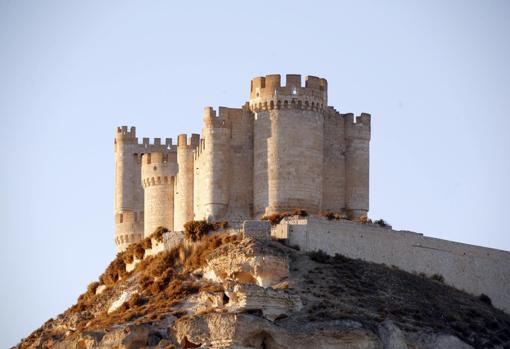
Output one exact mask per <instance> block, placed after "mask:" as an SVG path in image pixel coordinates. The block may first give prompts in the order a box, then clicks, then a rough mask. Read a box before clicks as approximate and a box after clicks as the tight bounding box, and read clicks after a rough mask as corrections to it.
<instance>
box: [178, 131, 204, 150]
mask: <svg viewBox="0 0 510 349" xmlns="http://www.w3.org/2000/svg"><path fill="white" fill-rule="evenodd" d="M199 143H200V135H199V134H196V133H192V134H191V137H190V138H189V142H188V135H187V134H185V133H182V134H180V135H178V136H177V147H185V148H192V149H194V148H196V147H198V144H199Z"/></svg>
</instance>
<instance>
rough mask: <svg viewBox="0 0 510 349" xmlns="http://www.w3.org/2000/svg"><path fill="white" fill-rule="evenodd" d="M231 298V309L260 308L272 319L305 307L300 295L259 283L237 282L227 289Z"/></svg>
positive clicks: (267, 317)
mask: <svg viewBox="0 0 510 349" xmlns="http://www.w3.org/2000/svg"><path fill="white" fill-rule="evenodd" d="M225 293H226V295H227V296H228V298H229V302H228V309H229V311H233V312H235V311H246V310H247V311H253V310H260V311H261V312H262V315H263V316H264V317H265V318H266V319H268V320H271V321H274V320H276V319H277V318H279V317H282V316H288V315H289V314H291V313H292V312H295V311H299V310H301V308H302V307H303V305H302V303H301V299H300V297H299V296H297V295H294V294H291V293H289V292H288V291H287V290H283V289H273V288H263V287H260V286H257V285H248V284H235V285H234V287H233V289H232V290H231V291H226V292H225Z"/></svg>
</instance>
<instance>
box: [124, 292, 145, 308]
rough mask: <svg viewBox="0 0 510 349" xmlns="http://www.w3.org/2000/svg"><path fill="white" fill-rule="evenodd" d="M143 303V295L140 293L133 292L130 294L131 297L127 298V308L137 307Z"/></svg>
mask: <svg viewBox="0 0 510 349" xmlns="http://www.w3.org/2000/svg"><path fill="white" fill-rule="evenodd" d="M145 303H146V302H145V299H143V297H142V296H140V294H138V293H135V294H133V295H132V296H131V298H129V301H128V308H134V307H138V306H141V305H144V304H145Z"/></svg>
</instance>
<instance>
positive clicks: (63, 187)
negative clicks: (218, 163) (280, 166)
mask: <svg viewBox="0 0 510 349" xmlns="http://www.w3.org/2000/svg"><path fill="white" fill-rule="evenodd" d="M509 62H510V2H508V1H444V0H442V1H421V2H418V1H391V2H385V1H352V2H343V1H329V2H328V1H317V0H314V1H306V2H305V1H298V0H294V1H275V0H273V1H263V0H261V1H256V2H253V1H251V2H249V3H248V2H245V1H231V2H212V1H203V2H198V1H181V2H170V1H81V2H78V1H25V0H19V1H6V0H0V82H1V84H0V120H1V126H0V142H1V143H0V152H1V157H2V167H1V172H0V173H1V175H0V176H1V177H0V231H1V234H2V235H1V237H2V240H3V243H2V244H0V246H1V247H0V265H1V267H0V268H1V270H0V272H1V274H0V280H2V286H1V287H0V299H1V302H0V329H1V330H0V347H7V346H9V345H13V344H15V343H16V342H17V341H18V340H19V339H20V338H21V337H23V336H26V335H28V334H29V332H31V331H32V330H34V329H35V328H36V327H38V326H39V325H41V324H42V323H43V322H44V321H45V320H47V319H48V318H50V317H52V316H55V315H56V314H58V313H60V312H62V311H63V310H65V309H66V308H67V307H68V306H70V305H71V304H72V303H73V302H74V301H75V300H76V297H77V296H78V295H79V294H80V293H81V292H83V291H84V290H85V287H86V286H87V284H88V283H89V282H91V281H93V280H94V279H96V278H97V276H98V275H99V274H100V273H101V272H102V271H103V270H104V268H105V267H106V265H107V264H108V263H109V261H110V260H111V259H112V258H113V257H114V244H113V145H112V144H113V137H114V129H115V127H116V126H118V125H135V126H137V131H138V133H139V136H140V137H142V136H146V137H174V138H175V136H176V135H177V134H178V133H182V132H187V133H191V132H197V131H200V129H201V116H202V110H203V107H204V106H206V105H213V106H214V107H217V106H218V105H224V106H232V107H236V106H240V105H242V104H243V103H244V101H245V100H246V99H247V98H248V94H249V82H250V79H251V78H252V77H254V76H258V75H265V74H270V73H282V74H286V73H300V74H303V75H306V74H310V75H317V76H321V77H325V78H327V79H328V82H329V101H330V104H331V105H333V106H335V107H336V108H337V109H338V110H340V111H341V112H354V113H356V114H359V113H361V112H370V113H372V125H373V128H372V132H373V137H372V143H371V178H370V184H371V198H370V199H371V203H370V207H371V210H370V216H372V217H373V218H384V219H386V220H388V221H389V222H391V223H392V224H393V226H394V227H395V228H397V229H409V230H414V231H418V232H421V233H425V234H427V235H430V236H435V237H439V238H443V239H448V240H455V241H461V242H465V243H470V244H477V245H483V246H489V247H494V248H500V249H506V250H510V234H509V233H510V225H509V223H508V209H509V206H510V205H509V204H508V198H509V197H510V184H509V178H510V156H509V154H508V151H509V150H510V136H509V130H510V121H509V110H510V63H509Z"/></svg>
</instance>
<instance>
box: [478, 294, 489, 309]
mask: <svg viewBox="0 0 510 349" xmlns="http://www.w3.org/2000/svg"><path fill="white" fill-rule="evenodd" d="M478 299H479V300H481V301H482V302H484V303H485V304H487V305H490V306H492V300H491V299H490V297H489V296H487V295H486V294H485V293H482V294H481V295H480V296H479V297H478Z"/></svg>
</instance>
